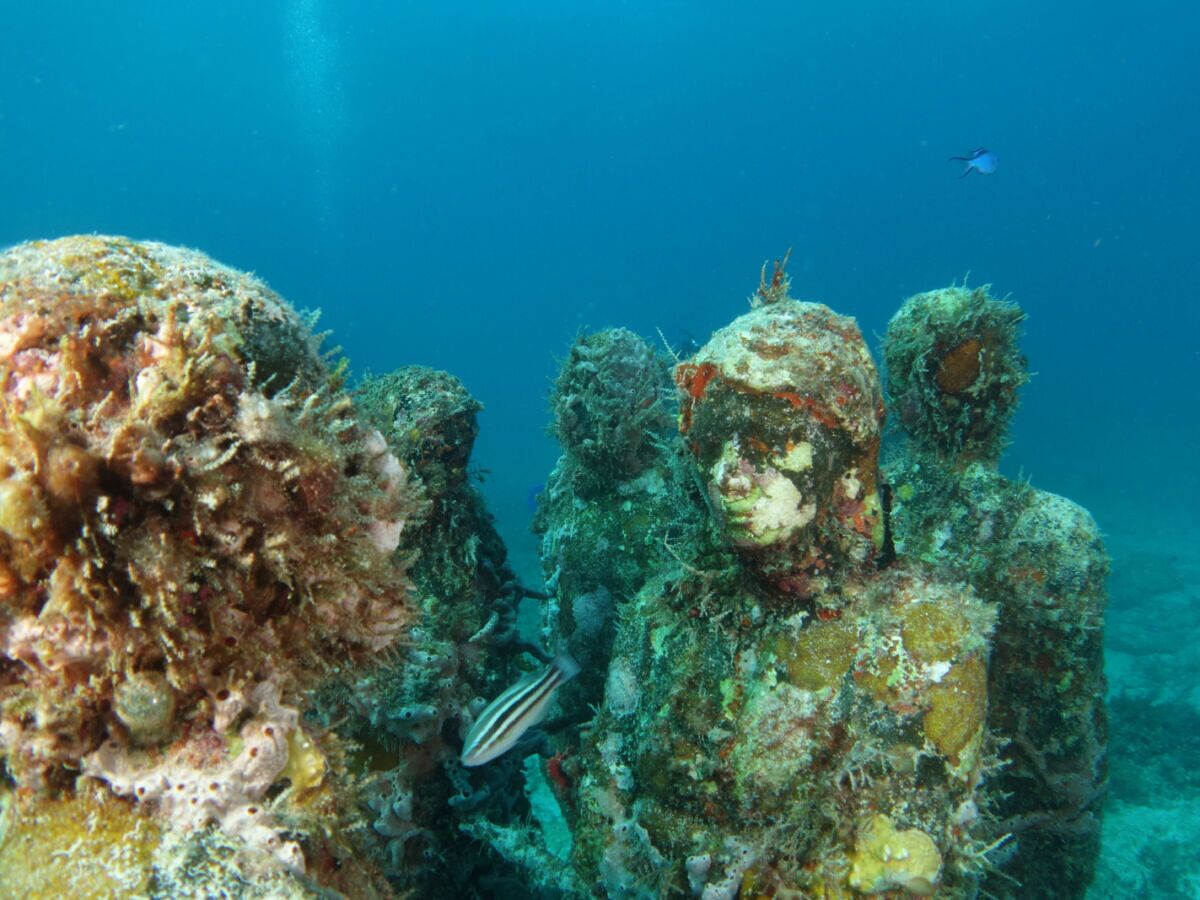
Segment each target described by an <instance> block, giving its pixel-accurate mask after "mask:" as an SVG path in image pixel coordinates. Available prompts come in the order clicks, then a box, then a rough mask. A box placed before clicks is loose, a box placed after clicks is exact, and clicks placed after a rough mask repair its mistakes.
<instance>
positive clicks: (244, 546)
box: [0, 237, 419, 872]
mask: <svg viewBox="0 0 1200 900" xmlns="http://www.w3.org/2000/svg"><path fill="white" fill-rule="evenodd" d="M339 385H340V376H339V374H338V372H336V371H330V370H329V368H328V367H327V365H326V362H325V361H324V360H323V358H322V356H321V354H320V352H319V351H318V339H317V338H315V337H313V335H312V334H311V332H310V329H309V327H308V324H307V323H306V322H305V321H304V320H303V319H302V318H301V317H300V316H298V315H297V314H296V313H295V312H294V311H293V310H292V309H291V308H290V307H289V306H288V305H287V304H286V303H284V302H283V301H282V300H281V299H280V298H279V297H277V296H276V295H275V294H273V293H272V292H271V291H269V290H268V289H267V288H266V287H265V286H264V285H263V284H262V283H261V282H259V281H257V280H255V279H254V278H252V277H250V276H248V275H245V274H242V273H239V272H236V271H233V270H231V269H228V268H225V267H223V266H220V265H218V264H216V263H214V262H213V261H212V260H210V259H208V258H206V257H205V256H203V255H201V254H199V253H196V252H192V251H187V250H180V249H176V248H172V247H168V246H164V245H161V244H154V243H136V242H132V241H129V240H125V239H121V238H109V237H76V238H66V239H63V240H58V241H53V242H37V243H31V244H25V245H21V246H18V247H15V248H12V249H10V250H8V251H6V252H4V253H3V254H2V255H0V754H2V758H3V762H4V767H5V770H6V771H7V773H8V775H9V777H10V778H11V779H13V780H14V782H15V784H16V787H17V789H18V791H19V792H20V796H21V797H22V798H23V800H24V801H25V802H26V803H27V804H33V805H36V804H37V803H38V802H39V798H40V797H45V796H47V795H48V794H49V793H51V792H60V793H62V794H65V795H69V794H70V792H71V791H72V790H73V789H74V787H73V785H74V782H75V779H76V778H77V776H78V775H79V773H80V771H81V770H82V771H83V772H84V773H85V774H87V775H92V776H95V777H96V778H98V779H102V780H103V781H104V782H107V783H108V784H109V785H110V786H111V788H112V790H113V792H114V793H116V794H118V795H121V796H123V797H128V798H130V800H127V801H113V802H121V803H125V802H131V801H134V802H136V801H139V800H140V801H141V802H143V803H145V804H146V806H147V807H148V808H150V809H153V810H156V811H157V813H158V814H159V815H160V816H161V817H162V818H163V819H165V823H164V826H165V827H166V828H168V829H170V828H183V829H192V828H197V827H199V826H201V825H204V824H206V823H216V824H217V825H219V826H220V827H221V828H223V829H224V830H225V831H226V832H227V833H228V834H230V835H234V836H237V837H241V838H242V839H243V840H242V844H243V845H244V846H243V850H244V851H245V856H246V859H247V867H246V868H247V871H251V872H252V871H254V870H255V869H256V868H258V869H262V870H269V869H285V870H290V871H293V872H299V871H301V870H303V869H304V868H305V863H306V860H305V855H304V852H316V851H315V848H316V844H315V843H313V842H306V846H305V848H304V850H303V851H302V848H301V847H300V846H299V845H297V844H295V843H294V842H293V841H286V840H284V839H282V838H281V837H280V832H281V829H282V828H283V827H284V820H285V819H287V822H286V827H287V828H289V829H291V830H292V832H293V834H296V833H299V834H305V833H307V832H306V827H305V826H304V825H303V824H302V822H301V819H302V818H303V816H302V814H300V813H298V812H296V811H295V810H293V811H292V812H288V811H287V810H288V807H287V805H286V804H284V805H282V806H281V805H280V804H279V803H276V804H273V806H272V809H271V810H270V811H268V809H267V808H266V807H265V806H262V805H259V804H257V801H258V800H260V799H261V798H262V797H263V795H264V794H265V793H266V791H267V789H268V788H269V787H271V785H272V784H273V783H275V782H277V781H279V780H280V779H287V780H288V781H290V783H291V785H292V787H291V788H290V792H291V793H290V795H289V796H290V797H291V798H292V799H293V800H296V799H297V798H298V796H299V795H300V794H301V793H304V791H307V792H308V793H309V796H310V800H311V802H312V803H314V804H316V805H317V806H320V805H321V804H322V803H323V804H325V806H324V813H325V814H327V815H328V814H333V813H336V803H333V802H332V801H331V800H330V798H329V797H328V796H327V795H328V790H329V788H328V786H327V785H326V786H325V787H324V788H322V787H321V785H322V782H323V781H327V780H328V779H326V778H325V775H324V773H325V770H326V767H325V762H324V759H325V757H327V756H328V757H329V758H331V759H332V758H334V757H336V756H337V752H336V747H334V746H333V745H330V744H327V745H325V747H324V749H322V746H321V739H320V736H319V735H310V734H308V733H307V732H306V731H305V729H304V726H303V725H301V724H300V723H299V720H298V717H297V713H296V709H297V708H298V707H299V706H301V705H302V703H301V701H302V699H303V696H304V692H305V691H306V690H307V689H309V688H311V687H312V686H314V685H315V684H316V683H317V681H318V679H319V678H321V677H322V676H323V675H324V674H325V672H326V671H327V670H328V669H329V668H330V667H331V666H333V665H335V664H343V665H344V664H346V663H351V662H353V661H354V660H356V659H362V658H364V657H366V656H368V655H370V654H372V653H375V652H378V651H380V650H382V649H384V648H386V647H388V646H389V645H391V644H392V643H393V642H394V641H395V640H396V639H397V637H398V636H399V635H400V633H401V631H402V629H404V628H405V627H406V626H407V625H408V624H409V623H410V620H411V618H412V612H411V610H412V605H411V602H410V600H409V597H408V592H407V581H406V578H405V571H404V561H403V559H402V558H400V557H399V556H398V555H397V554H395V553H394V551H395V550H396V548H397V545H398V543H399V539H400V535H401V532H402V530H403V529H404V527H405V525H406V524H407V522H408V521H409V520H410V519H411V518H412V517H413V515H414V513H415V511H416V510H417V509H418V508H419V502H418V497H417V495H416V493H415V489H414V488H413V487H410V485H409V484H408V482H407V476H406V472H405V469H404V467H403V466H402V465H401V464H400V463H399V461H398V460H397V459H396V458H395V457H394V456H393V455H392V454H391V453H390V452H389V451H388V450H387V447H386V445H385V443H384V441H383V439H382V437H381V436H380V435H379V434H378V433H376V432H373V431H372V430H370V429H369V428H367V427H365V426H364V425H362V424H361V423H360V421H359V419H358V417H357V414H356V412H355V410H354V407H353V405H352V403H351V401H350V399H349V397H348V396H346V395H345V394H344V393H343V392H342V391H341V389H340V386H339ZM247 729H249V732H247ZM256 729H257V730H256ZM268 731H270V732H272V733H268ZM251 732H252V733H253V734H251ZM263 735H267V737H265V738H264V737H263ZM263 741H265V743H263ZM256 742H258V743H256ZM260 744H261V746H260ZM305 772H307V773H308V775H307V776H306V775H304V774H303V773H305ZM315 773H320V775H319V777H318V775H317V774H315ZM213 785H216V786H215V787H213ZM302 785H303V789H302ZM168 791H171V792H172V793H170V794H169V795H168ZM322 792H324V794H322ZM318 795H326V796H325V799H324V800H319V799H313V798H314V797H317V796H318ZM251 810H253V812H251ZM293 813H295V814H294V815H293ZM239 816H240V817H242V818H241V819H239V818H238V817H239ZM243 819H244V820H245V821H243ZM251 823H253V824H251Z"/></svg>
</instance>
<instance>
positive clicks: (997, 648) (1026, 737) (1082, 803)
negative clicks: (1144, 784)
mask: <svg viewBox="0 0 1200 900" xmlns="http://www.w3.org/2000/svg"><path fill="white" fill-rule="evenodd" d="M1023 318H1024V315H1023V313H1022V312H1021V310H1020V309H1019V307H1017V306H1016V305H1015V304H1012V303H1008V302H1001V301H998V300H995V299H994V298H992V297H991V295H990V294H989V292H988V290H987V288H975V289H968V288H966V287H950V288H944V289H942V290H939V291H930V292H928V293H924V294H918V295H917V296H915V297H912V298H910V299H909V300H908V301H906V302H905V304H904V306H903V307H901V309H900V311H899V312H898V313H897V314H896V315H895V317H894V318H893V319H892V322H891V324H890V325H889V326H888V332H887V337H886V339H885V344H884V356H885V358H886V359H887V362H888V393H889V395H890V396H891V398H892V402H893V404H894V406H895V407H897V408H899V410H900V416H899V417H898V418H899V424H900V426H901V428H902V430H903V432H904V437H905V440H903V441H902V442H900V443H898V444H897V445H895V446H893V447H892V449H891V452H890V453H889V454H888V459H887V465H886V471H887V475H888V480H889V481H890V482H891V484H892V487H893V495H894V501H893V504H892V517H891V523H892V530H893V533H894V535H895V542H896V548H897V552H898V553H899V554H900V555H901V556H903V557H906V558H910V559H919V560H921V561H923V562H924V563H926V564H927V565H929V566H932V567H934V568H935V569H937V570H938V571H940V572H942V573H944V575H945V576H946V577H950V578H955V579H962V580H964V581H966V582H968V583H969V584H971V585H972V587H973V588H974V589H975V591H976V592H977V593H978V594H979V595H980V596H981V597H983V598H984V599H986V600H988V601H990V602H992V603H995V604H996V605H997V608H998V610H999V619H998V623H997V629H996V637H995V641H994V646H993V651H992V658H991V663H990V665H989V670H988V673H989V674H988V680H989V685H990V695H991V700H990V707H989V711H988V725H989V728H990V729H991V730H992V731H993V732H995V733H996V734H997V735H998V736H999V737H1000V739H1001V740H1002V741H1003V742H1004V746H1003V750H1002V753H1001V757H1002V759H1003V761H1004V767H1003V768H1002V769H1001V770H1000V771H999V772H998V773H997V774H996V775H995V776H994V777H993V783H994V786H995V790H994V791H993V801H992V804H991V807H990V810H989V812H990V816H991V818H992V820H993V824H992V826H991V827H992V829H993V831H994V832H995V833H996V834H997V835H1001V834H1009V835H1011V838H1010V841H1009V844H1010V848H1011V850H1010V853H1009V855H1010V856H1011V859H1010V860H1009V862H1008V864H1007V865H1006V866H1005V869H1004V873H1005V874H1004V877H1003V878H1000V877H993V878H992V879H990V880H989V882H988V884H987V885H986V890H988V892H989V893H991V894H993V895H996V896H1013V897H1022V898H1039V897H1045V898H1052V897H1053V898H1058V897H1082V896H1083V894H1084V892H1085V891H1086V888H1087V885H1088V884H1089V882H1090V881H1091V878H1092V871H1093V868H1094V866H1095V862H1096V857H1097V854H1098V853H1099V841H1100V818H1099V817H1100V810H1101V803H1102V800H1103V796H1104V787H1105V777H1106V763H1105V756H1106V744H1107V714H1106V711H1105V707H1104V691H1105V682H1104V667H1103V628H1104V605H1105V587H1104V579H1105V576H1106V575H1107V572H1108V558H1107V555H1106V554H1105V551H1104V546H1103V543H1102V541H1101V538H1100V533H1099V529H1098V528H1097V526H1096V523H1095V522H1094V521H1093V519H1092V517H1091V515H1089V513H1088V512H1087V510H1085V509H1083V508H1082V507H1080V506H1078V505H1077V504H1075V503H1072V502H1071V501H1070V500H1067V499H1066V498H1063V497H1058V496H1056V495H1054V494H1049V493H1046V492H1045V491H1039V490H1036V489H1034V488H1033V487H1032V486H1030V485H1028V484H1025V483H1022V482H1013V481H1010V480H1008V479H1006V478H1005V477H1003V476H1002V475H1000V473H999V472H998V471H997V470H996V462H997V460H998V457H999V455H1000V451H1001V449H1002V448H1003V446H1004V442H1005V439H1006V426H1007V424H1008V421H1009V419H1010V418H1011V416H1012V414H1013V412H1014V411H1015V409H1016V405H1017V399H1018V397H1017V388H1019V387H1020V386H1021V385H1023V384H1024V383H1025V382H1026V380H1027V378H1028V376H1027V373H1026V370H1025V360H1024V358H1023V357H1022V356H1021V354H1020V352H1019V351H1018V348H1017V346H1016V336H1017V335H1016V327H1017V325H1018V323H1019V322H1021V320H1022V319H1023Z"/></svg>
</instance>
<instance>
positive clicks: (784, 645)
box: [775, 621, 855, 691]
mask: <svg viewBox="0 0 1200 900" xmlns="http://www.w3.org/2000/svg"><path fill="white" fill-rule="evenodd" d="M854 652H855V634H854V629H853V628H852V627H851V626H849V625H847V624H845V623H843V622H841V621H832V622H820V621H818V622H813V623H812V624H810V625H809V626H808V627H806V628H805V629H804V630H803V631H802V632H800V634H799V635H798V636H797V637H796V638H795V639H791V638H790V637H780V638H779V640H778V641H777V642H776V645H775V653H776V655H777V656H778V657H779V659H780V660H781V661H782V662H783V664H784V665H785V666H786V667H787V674H788V681H790V682H791V683H792V684H793V685H794V686H795V687H798V688H800V689H801V690H805V691H819V690H821V689H823V688H831V687H836V686H837V685H838V684H839V683H840V682H841V680H842V679H843V678H844V677H845V675H846V672H847V671H849V669H850V664H851V663H852V662H853V661H854Z"/></svg>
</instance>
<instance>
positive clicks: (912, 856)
mask: <svg viewBox="0 0 1200 900" xmlns="http://www.w3.org/2000/svg"><path fill="white" fill-rule="evenodd" d="M941 873H942V855H941V854H940V853H939V852H938V849H937V845H936V844H935V843H934V842H933V838H931V837H930V836H929V835H927V834H926V833H925V832H923V831H921V830H920V829H919V828H908V829H905V830H904V831H898V830H897V829H896V826H895V824H894V823H893V822H892V820H891V819H890V818H888V817H887V816H884V815H874V816H872V817H871V818H870V819H869V820H867V823H866V824H865V825H864V826H863V827H862V828H861V829H859V832H858V837H857V838H856V839H855V841H854V852H853V853H851V854H850V873H849V876H848V877H847V881H848V883H849V885H850V887H852V888H854V889H855V890H856V891H861V892H862V893H864V894H878V893H882V892H883V891H890V890H894V889H896V888H902V889H904V890H907V891H908V892H909V893H910V894H917V895H919V896H924V895H927V894H932V893H933V892H934V891H935V890H936V889H937V885H938V880H939V879H940V877H941Z"/></svg>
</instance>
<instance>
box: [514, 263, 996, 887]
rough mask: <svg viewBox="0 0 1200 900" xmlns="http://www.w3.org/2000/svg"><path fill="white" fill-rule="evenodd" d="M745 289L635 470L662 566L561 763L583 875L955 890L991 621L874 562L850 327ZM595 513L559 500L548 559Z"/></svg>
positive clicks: (936, 585)
mask: <svg viewBox="0 0 1200 900" xmlns="http://www.w3.org/2000/svg"><path fill="white" fill-rule="evenodd" d="M757 300H758V303H757V304H756V308H755V309H753V310H752V311H751V312H749V313H748V314H746V315H745V316H743V317H741V318H740V319H738V320H736V321H735V322H733V323H732V324H730V325H729V326H728V327H726V328H724V329H722V330H721V331H719V332H718V333H717V334H715V335H714V336H713V338H712V340H710V341H709V342H708V344H707V345H706V346H705V347H703V348H701V350H700V351H699V352H698V353H697V354H696V355H695V356H694V357H693V358H692V359H690V360H689V361H688V362H687V363H683V364H680V365H678V366H677V368H676V370H675V377H676V382H677V385H678V387H679V389H680V393H679V397H680V415H679V432H680V437H679V438H678V440H677V442H676V443H675V444H674V447H675V448H676V449H674V450H669V448H671V447H672V443H671V442H669V441H666V440H664V441H663V442H662V444H663V448H664V449H663V452H662V455H661V456H660V457H659V458H658V461H657V463H656V465H655V468H656V469H657V471H658V473H659V474H657V475H653V474H650V475H647V474H646V473H643V474H642V475H641V476H640V478H641V483H642V484H643V485H645V486H646V488H647V489H648V490H649V491H651V492H652V493H654V494H657V495H659V499H658V500H656V501H655V503H654V504H653V505H648V506H645V507H643V509H645V510H648V511H649V514H648V515H642V517H641V518H640V519H639V528H638V533H646V534H649V535H658V536H659V540H658V541H657V543H659V544H660V545H663V546H665V547H666V548H667V549H668V551H669V552H668V553H665V554H661V555H656V557H655V560H654V562H652V563H651V565H648V566H646V567H643V569H642V570H641V572H640V574H639V575H638V577H636V578H634V577H631V578H629V579H627V580H626V581H625V582H623V584H622V590H623V591H624V592H625V596H623V597H622V598H621V602H620V603H619V604H618V605H617V608H616V610H615V613H614V617H615V620H616V635H615V639H614V642H613V646H612V650H611V659H610V661H609V663H608V666H607V679H606V681H605V684H604V693H603V700H602V703H601V705H600V708H599V710H598V713H597V715H596V716H595V718H594V719H593V720H592V721H591V722H590V723H589V724H588V725H587V726H586V728H585V730H584V732H582V733H581V736H580V742H581V743H580V749H579V751H578V752H577V753H575V754H573V756H572V758H571V759H570V760H569V764H570V765H569V768H568V771H569V772H570V774H571V776H572V778H573V792H572V794H571V796H570V798H569V801H568V802H567V803H565V804H564V809H565V810H567V812H566V814H565V815H566V818H567V819H568V820H569V821H571V823H572V837H573V840H572V844H571V846H572V852H571V859H572V862H573V863H574V869H575V872H576V875H577V880H578V883H579V884H580V885H585V886H586V885H596V886H598V887H600V888H601V889H603V890H604V891H606V892H607V893H608V895H609V896H620V897H635V896H659V895H664V894H668V893H671V892H681V893H691V894H694V895H702V896H704V897H710V898H717V897H733V896H735V895H737V894H738V892H739V890H740V891H742V893H743V895H747V896H759V895H766V896H771V895H782V894H785V893H787V892H789V891H792V892H803V893H804V894H807V895H809V896H852V895H854V894H855V893H856V892H857V893H861V894H872V893H880V892H884V891H889V890H899V889H903V890H907V891H909V892H910V893H915V894H922V895H934V894H935V895H938V896H945V897H966V896H971V895H972V892H973V891H974V888H975V885H976V884H977V882H978V880H979V877H980V873H981V872H982V870H983V868H984V867H985V865H986V859H987V853H988V852H989V851H988V848H987V844H986V842H984V841H983V840H982V837H981V831H982V825H983V823H982V820H981V814H980V812H979V811H980V810H981V809H983V808H985V807H986V802H985V799H984V797H983V796H982V793H981V791H982V790H983V787H982V786H983V785H985V784H986V780H987V777H986V776H987V774H988V773H989V771H990V766H991V760H992V759H993V758H994V749H995V748H994V745H993V742H992V739H991V737H990V736H989V734H988V732H987V731H986V729H985V727H984V720H985V716H986V709H987V676H986V671H987V670H986V660H987V655H988V648H989V635H990V633H991V631H992V628H993V627H994V619H995V615H994V610H993V609H992V607H990V606H989V605H988V604H985V603H983V602H981V601H980V599H979V598H978V597H976V596H975V595H974V593H973V592H972V591H971V590H970V589H969V588H966V587H962V586H958V585H954V584H950V583H943V582H940V581H937V580H935V579H933V578H930V577H929V576H928V575H927V574H926V573H924V572H922V571H920V570H917V569H913V568H909V567H907V566H904V565H900V564H891V565H889V561H890V552H889V542H888V536H887V529H886V523H885V518H884V509H883V507H884V503H883V500H882V494H881V488H880V482H879V478H878V449H879V442H880V436H881V426H882V421H883V405H882V390H881V386H880V383H879V379H878V376H877V375H876V372H875V367H874V364H873V362H872V360H871V356H870V353H869V352H868V350H867V348H866V345H865V342H864V341H863V339H862V336H861V334H860V333H859V331H858V328H857V326H856V325H855V323H854V321H853V320H852V319H849V318H845V317H842V316H838V315H836V314H835V313H833V312H832V311H830V310H829V309H827V308H826V307H824V306H821V305H819V304H815V303H800V302H798V301H795V300H792V299H790V298H789V297H787V285H786V276H785V275H784V273H783V271H782V267H779V268H777V270H776V272H775V274H774V276H773V277H771V278H770V280H769V281H768V280H767V278H766V277H765V276H764V283H763V285H762V286H761V287H760V292H759V294H758V295H757ZM677 459H682V460H683V461H684V462H685V463H686V464H687V465H689V466H690V467H691V472H692V475H691V478H690V479H682V480H680V479H677V478H675V477H673V476H671V475H670V473H671V471H672V468H671V466H672V465H674V462H672V463H671V464H670V465H668V464H667V461H668V460H671V461H674V460H677ZM692 485H699V487H700V488H701V489H702V490H701V491H700V492H696V491H695V490H694V488H693V487H692ZM568 487H569V486H567V485H562V484H561V482H560V488H559V490H560V491H563V490H567V489H568ZM591 506H592V504H590V503H586V502H579V501H570V500H568V499H567V498H566V497H560V498H559V499H558V500H557V501H556V502H555V503H554V505H553V507H552V510H551V512H553V515H552V516H548V517H547V519H546V521H545V523H544V524H545V525H546V526H547V527H548V531H547V539H548V541H549V543H548V546H551V547H553V546H555V543H554V541H553V540H551V538H553V537H554V535H556V534H557V535H562V536H563V537H564V538H569V539H570V540H571V541H573V542H579V543H581V544H586V543H587V542H588V541H589V538H599V537H600V533H598V532H595V531H594V530H593V526H592V525H591V524H590V523H589V520H588V518H587V516H588V514H589V510H590V508H591ZM572 510H574V511H575V512H574V513H572ZM672 510H674V511H678V510H688V511H689V512H688V514H687V516H685V520H693V521H694V520H697V519H698V520H699V521H700V523H701V524H700V526H699V527H695V526H693V527H691V528H690V529H686V530H684V531H682V532H681V531H680V530H678V529H676V528H674V527H673V521H672V518H673V517H672V516H670V515H667V514H666V513H667V512H668V511H672ZM557 559H558V565H559V566H561V567H562V573H561V575H560V579H559V584H560V591H559V598H558V604H559V605H560V607H562V608H567V607H568V606H573V605H574V604H575V602H576V600H577V599H578V598H576V597H572V596H569V595H564V592H563V590H562V585H564V584H569V583H571V581H572V577H573V576H572V575H571V573H569V572H568V569H569V568H570V560H569V559H566V558H564V557H561V556H559V557H557ZM647 562H651V560H647ZM564 564H565V565H564ZM881 567H886V568H884V570H883V571H881ZM545 842H546V843H547V845H548V843H549V841H548V837H547V838H546V841H545ZM532 874H533V877H535V878H536V877H537V876H536V873H532Z"/></svg>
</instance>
